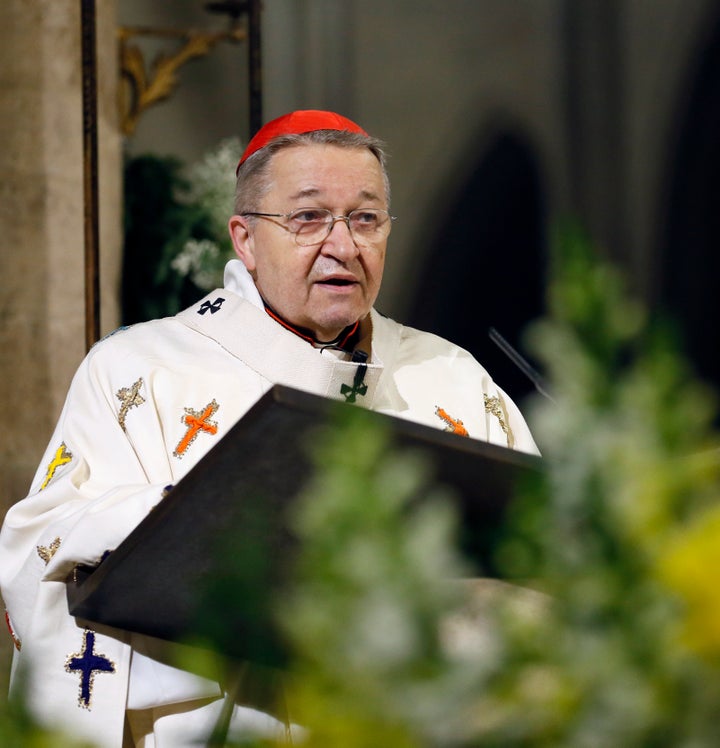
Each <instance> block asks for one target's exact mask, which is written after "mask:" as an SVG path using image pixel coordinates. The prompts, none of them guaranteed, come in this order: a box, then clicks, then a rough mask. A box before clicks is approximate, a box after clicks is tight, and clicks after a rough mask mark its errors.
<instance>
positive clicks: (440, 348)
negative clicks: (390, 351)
mask: <svg viewBox="0 0 720 748" xmlns="http://www.w3.org/2000/svg"><path fill="white" fill-rule="evenodd" d="M373 311H374V314H373V337H374V339H375V340H377V342H378V343H380V344H383V343H384V344H385V345H387V344H388V343H389V344H390V345H396V346H398V348H402V349H406V350H408V351H416V352H417V353H418V354H420V353H422V352H428V353H432V354H433V355H438V356H455V357H460V358H468V359H469V360H472V361H474V360H475V359H474V357H473V356H472V354H471V353H470V352H469V351H467V350H465V349H464V348H462V347H461V346H459V345H457V344H456V343H453V342H452V341H451V340H448V339H447V338H443V337H442V336H440V335H437V334H435V333H433V332H429V331H427V330H420V329H418V328H416V327H411V326H409V325H404V324H401V323H400V322H396V321H395V320H394V319H391V318H390V317H387V316H385V315H383V314H381V313H380V312H377V311H376V310H373Z"/></svg>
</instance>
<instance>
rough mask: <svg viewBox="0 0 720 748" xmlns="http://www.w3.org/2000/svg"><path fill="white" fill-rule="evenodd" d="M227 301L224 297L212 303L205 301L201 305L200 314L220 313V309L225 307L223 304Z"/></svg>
mask: <svg viewBox="0 0 720 748" xmlns="http://www.w3.org/2000/svg"><path fill="white" fill-rule="evenodd" d="M224 301H225V299H223V297H222V296H218V297H217V299H215V301H213V302H212V303H210V302H209V301H203V303H202V304H201V305H200V309H198V314H205V312H207V311H208V309H209V310H210V314H215V312H219V311H220V307H221V306H222V305H223V302H224Z"/></svg>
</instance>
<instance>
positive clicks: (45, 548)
mask: <svg viewBox="0 0 720 748" xmlns="http://www.w3.org/2000/svg"><path fill="white" fill-rule="evenodd" d="M61 542H62V541H61V540H60V538H55V540H53V542H52V543H50V545H39V546H37V552H38V556H40V558H41V559H42V560H43V561H44V562H45V565H47V564H49V563H50V559H51V558H52V557H53V556H54V555H55V553H56V552H57V549H58V548H59V547H60V543H61Z"/></svg>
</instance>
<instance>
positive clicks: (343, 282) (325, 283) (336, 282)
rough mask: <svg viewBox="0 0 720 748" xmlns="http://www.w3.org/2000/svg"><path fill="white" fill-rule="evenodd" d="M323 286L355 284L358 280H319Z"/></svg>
mask: <svg viewBox="0 0 720 748" xmlns="http://www.w3.org/2000/svg"><path fill="white" fill-rule="evenodd" d="M318 283H320V284H321V285H323V286H338V287H341V286H354V285H355V283H356V281H354V280H349V279H347V278H328V279H327V280H322V281H318Z"/></svg>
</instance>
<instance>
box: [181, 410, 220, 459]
mask: <svg viewBox="0 0 720 748" xmlns="http://www.w3.org/2000/svg"><path fill="white" fill-rule="evenodd" d="M219 407H220V406H219V405H218V404H217V403H216V402H215V400H212V401H211V402H209V403H208V404H207V405H206V406H205V409H204V410H203V412H202V413H199V412H198V411H196V410H193V409H192V408H185V415H184V416H183V417H182V418H181V421H182V422H183V423H185V425H186V426H187V427H188V429H187V431H186V432H185V436H183V438H182V439H181V440H180V442H179V444H178V445H177V447H175V451H174V452H173V454H174V455H175V457H182V456H183V453H184V452H185V450H186V449H187V448H188V447H189V446H190V445H191V444H192V443H193V442H194V441H195V439H197V436H198V434H199V433H200V432H201V431H205V432H206V433H208V434H217V429H218V427H217V423H215V422H214V421H210V420H208V419H209V418H210V416H213V415H215V413H217V410H218V408H219Z"/></svg>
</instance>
